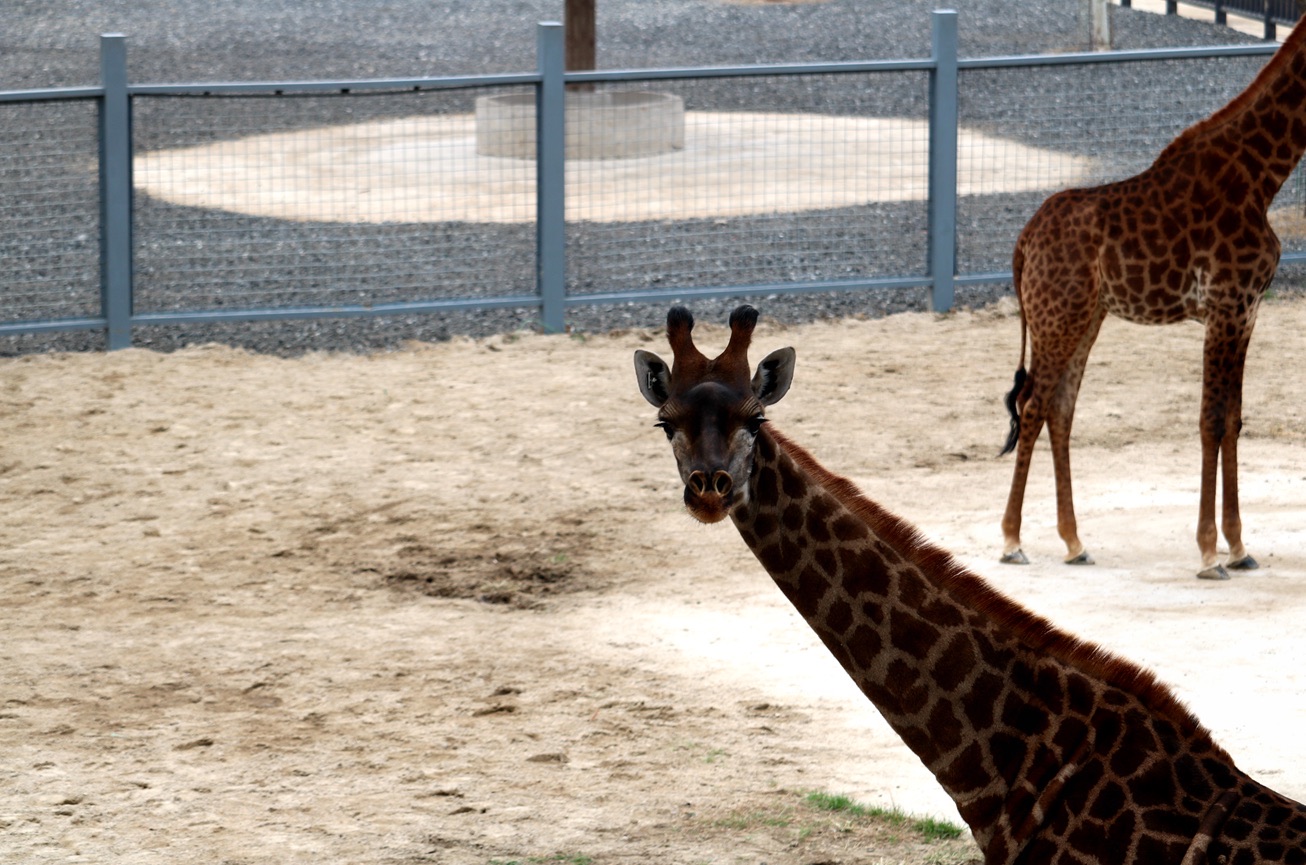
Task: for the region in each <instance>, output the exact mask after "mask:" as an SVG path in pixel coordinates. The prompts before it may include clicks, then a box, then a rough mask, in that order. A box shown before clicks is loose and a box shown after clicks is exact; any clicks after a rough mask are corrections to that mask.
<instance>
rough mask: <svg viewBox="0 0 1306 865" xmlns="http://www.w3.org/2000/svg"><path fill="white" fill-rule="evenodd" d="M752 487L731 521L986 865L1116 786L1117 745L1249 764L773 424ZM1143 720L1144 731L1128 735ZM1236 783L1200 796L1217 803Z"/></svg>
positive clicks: (1133, 670)
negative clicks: (1111, 773)
mask: <svg viewBox="0 0 1306 865" xmlns="http://www.w3.org/2000/svg"><path fill="white" fill-rule="evenodd" d="M748 492H749V495H748V500H747V501H746V502H744V503H742V504H740V505H738V506H737V507H736V508H735V509H734V511H733V512H732V514H731V517H732V519H733V520H734V522H735V525H736V526H737V528H738V529H739V532H740V534H741V535H742V536H743V538H744V541H745V543H747V544H748V546H749V547H750V548H751V549H752V550H753V553H754V554H755V555H756V556H757V558H758V559H759V561H761V563H762V565H763V566H764V567H765V568H766V569H767V571H768V572H769V573H770V574H771V576H772V578H773V579H774V580H775V582H776V583H777V585H778V586H779V587H780V589H781V590H782V591H783V592H784V593H785V595H786V596H787V597H788V598H789V600H790V601H791V602H792V603H793V604H794V606H795V607H796V608H797V609H798V611H799V612H800V613H801V614H802V616H803V617H804V618H805V619H806V620H807V622H808V624H809V625H810V626H811V627H812V629H813V630H814V631H815V632H816V634H817V635H818V636H819V637H820V639H821V640H822V642H823V643H824V644H825V645H826V647H827V648H829V650H830V652H831V653H832V654H833V655H834V656H835V658H836V659H837V660H838V661H839V663H840V664H841V665H842V666H843V667H844V669H845V670H846V671H847V672H848V674H849V675H850V676H851V677H852V679H853V680H854V681H855V682H856V683H857V685H858V686H859V687H860V688H861V690H862V692H863V693H864V694H865V695H866V696H867V697H868V698H869V699H870V700H871V701H872V702H873V703H874V704H875V706H876V707H877V708H878V709H879V711H880V713H881V714H882V715H883V716H884V717H885V719H886V720H887V721H888V722H889V724H890V725H891V726H892V727H893V728H894V729H895V730H896V731H897V733H898V734H899V735H900V736H901V737H902V739H903V741H904V742H905V743H906V744H907V746H908V747H910V748H911V749H912V750H913V751H914V752H915V753H916V755H917V756H918V757H919V758H920V759H921V761H922V762H923V763H924V764H925V766H926V767H927V768H929V770H930V771H931V772H932V773H933V774H934V776H935V777H936V779H937V780H938V782H939V783H940V784H941V785H942V786H943V788H944V790H946V791H947V793H948V795H949V796H951V797H952V799H953V801H954V802H955V803H956V804H957V808H958V811H959V813H960V814H961V816H962V818H963V819H964V820H966V822H967V823H968V824H969V825H970V827H971V831H972V833H973V834H974V835H975V838H976V840H977V842H978V843H979V844H980V846H981V848H982V849H984V851H985V854H986V855H985V861H986V862H988V863H995V862H1010V861H1013V860H1014V859H1015V858H1016V856H1018V855H1019V854H1020V852H1021V851H1022V850H1023V849H1024V848H1025V847H1026V846H1027V844H1028V843H1029V842H1030V839H1032V838H1033V837H1034V836H1035V835H1037V834H1038V833H1039V832H1040V831H1043V830H1044V829H1045V828H1046V827H1044V826H1043V824H1044V823H1045V821H1047V820H1051V819H1052V815H1053V814H1054V813H1056V812H1057V807H1058V805H1059V803H1061V802H1062V800H1063V798H1065V797H1066V796H1070V795H1073V796H1078V795H1080V794H1079V793H1078V792H1076V791H1077V790H1078V788H1077V787H1075V785H1076V784H1080V785H1083V784H1094V785H1097V786H1098V787H1101V786H1102V785H1103V784H1104V783H1105V781H1104V780H1103V776H1104V773H1105V772H1106V771H1107V770H1106V768H1105V766H1106V765H1107V764H1108V758H1107V757H1106V756H1104V755H1103V747H1104V745H1110V746H1111V747H1112V748H1115V749H1116V751H1115V753H1113V754H1111V755H1110V759H1111V760H1113V761H1114V765H1115V767H1116V769H1117V770H1120V771H1124V772H1125V773H1127V774H1128V773H1135V772H1138V771H1141V770H1142V769H1143V768H1145V767H1146V766H1148V765H1149V764H1150V763H1151V762H1152V761H1153V759H1154V756H1155V754H1156V753H1160V752H1161V751H1163V750H1168V751H1171V752H1174V753H1180V754H1183V755H1186V757H1188V758H1190V759H1191V760H1193V761H1200V760H1202V759H1205V758H1209V759H1210V760H1211V764H1212V765H1213V766H1215V765H1225V764H1227V765H1228V766H1230V772H1233V771H1236V770H1233V769H1232V764H1231V763H1229V762H1228V758H1227V757H1226V756H1224V755H1223V752H1221V751H1220V750H1219V749H1218V748H1217V747H1216V746H1215V745H1214V744H1212V742H1211V740H1210V737H1209V735H1208V734H1207V733H1206V731H1205V730H1203V729H1202V728H1201V726H1200V725H1199V724H1197V722H1196V720H1195V719H1193V718H1192V716H1191V715H1189V714H1188V713H1187V712H1186V711H1185V710H1184V709H1183V708H1182V707H1181V706H1180V705H1179V704H1178V703H1177V702H1176V701H1175V700H1174V698H1173V697H1172V696H1171V695H1170V694H1169V692H1168V691H1166V690H1165V689H1164V688H1163V687H1162V686H1160V685H1159V684H1157V683H1156V682H1155V680H1154V679H1153V678H1152V677H1151V676H1150V674H1148V673H1146V672H1144V671H1143V670H1141V669H1139V668H1137V667H1134V666H1132V665H1129V664H1127V663H1125V662H1123V661H1119V660H1117V659H1113V658H1110V657H1109V656H1107V655H1106V654H1105V653H1103V652H1101V651H1100V650H1099V649H1097V648H1096V647H1095V646H1092V645H1090V644H1087V643H1083V642H1080V641H1078V640H1076V639H1075V638H1073V637H1070V636H1068V635H1066V634H1064V633H1062V632H1059V631H1057V630H1056V629H1054V628H1053V627H1052V626H1051V625H1049V624H1048V623H1047V622H1045V621H1043V620H1042V619H1039V618H1038V617H1036V616H1034V615H1033V614H1031V613H1029V612H1027V611H1025V610H1024V609H1022V608H1021V607H1019V606H1018V605H1017V604H1015V603H1014V602H1012V601H1009V600H1007V599H1005V598H1004V597H1002V596H1001V595H999V594H998V593H996V592H995V591H993V590H992V589H990V588H989V587H988V586H987V585H985V584H984V583H983V581H982V580H980V578H979V577H977V576H975V575H973V574H971V573H969V572H967V571H966V570H964V569H963V568H962V567H961V566H960V565H959V564H958V563H957V562H956V561H955V560H953V559H952V558H951V557H949V556H948V555H947V554H946V553H944V552H942V551H940V550H938V549H937V548H934V547H932V546H930V545H929V544H927V543H926V542H924V541H923V539H922V538H921V537H920V536H919V535H918V534H917V533H916V532H915V530H914V529H912V528H911V527H910V526H908V525H907V524H906V523H904V522H903V521H901V520H899V519H898V518H897V517H895V516H893V515H891V514H889V513H887V512H885V511H884V510H882V509H881V508H879V507H878V506H877V505H875V504H874V503H873V502H871V501H869V500H868V499H866V498H864V497H863V496H862V495H861V494H860V493H858V492H857V490H856V488H855V487H854V486H853V485H852V484H851V483H850V482H849V481H847V480H844V479H843V478H840V477H837V476H835V475H833V474H831V473H829V472H828V471H826V470H825V469H823V468H822V467H821V466H820V465H818V464H817V463H816V462H815V460H814V459H812V457H811V456H810V455H808V454H807V453H806V452H804V451H802V450H801V449H800V448H798V447H797V446H795V445H794V444H792V443H791V442H789V441H788V440H787V439H785V438H784V437H783V436H782V435H780V434H779V433H777V432H775V431H774V430H773V429H772V428H771V426H770V425H767V426H765V427H764V428H763V430H762V432H761V433H760V434H759V436H758V438H757V444H756V447H755V453H754V468H753V472H752V475H751V478H750V482H749V491H748ZM1135 716H1136V717H1137V718H1143V719H1145V720H1146V724H1145V725H1144V729H1143V731H1142V732H1135V733H1131V734H1129V735H1128V736H1126V735H1125V734H1124V733H1123V732H1122V731H1123V730H1124V729H1125V728H1126V727H1127V726H1129V723H1130V721H1133V720H1135ZM1112 738H1115V739H1119V741H1118V742H1112V741H1108V740H1110V739H1112ZM1162 759H1166V758H1164V757H1162ZM1166 765H1169V764H1168V763H1167V764H1166ZM1089 767H1091V769H1090V768H1089ZM1196 774H1201V773H1196ZM1232 777H1233V776H1232V775H1229V776H1228V777H1225V776H1223V775H1222V776H1221V777H1220V778H1219V780H1218V781H1217V780H1215V779H1214V778H1212V777H1205V780H1204V781H1203V784H1205V787H1204V788H1202V787H1201V785H1199V789H1198V790H1196V791H1192V792H1190V791H1185V792H1186V793H1187V794H1189V795H1193V796H1194V797H1198V798H1201V797H1202V796H1203V795H1204V796H1205V797H1207V798H1209V797H1212V796H1214V795H1215V794H1216V793H1217V792H1218V788H1227V787H1228V786H1230V785H1232V784H1233V783H1234V782H1233V780H1232ZM1153 780H1155V779H1153ZM1175 783H1178V782H1175ZM1084 795H1088V794H1087V793H1085V794H1084ZM1122 797H1123V798H1124V799H1128V798H1129V793H1128V791H1124V792H1122Z"/></svg>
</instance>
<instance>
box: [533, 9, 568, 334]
mask: <svg viewBox="0 0 1306 865" xmlns="http://www.w3.org/2000/svg"><path fill="white" fill-rule="evenodd" d="M536 53H537V58H538V62H539V71H540V84H539V89H538V90H536V96H535V184H536V186H535V190H536V193H535V194H536V211H535V238H536V240H535V243H536V246H535V262H536V284H537V286H538V288H539V292H540V304H541V307H542V309H541V318H542V320H543V324H544V329H545V331H547V332H549V333H559V332H561V331H562V330H563V329H564V328H565V326H566V322H565V318H566V295H567V258H566V256H567V230H566V229H567V226H566V219H567V210H566V185H565V181H566V177H565V171H566V147H567V139H566V129H565V126H564V116H565V113H566V88H565V86H564V81H563V73H564V72H565V65H564V59H563V58H564V53H563V39H562V25H561V24H558V23H556V22H549V23H541V24H540V25H539V26H538V28H537V29H536Z"/></svg>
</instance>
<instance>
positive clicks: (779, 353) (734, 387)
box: [635, 306, 794, 523]
mask: <svg viewBox="0 0 1306 865" xmlns="http://www.w3.org/2000/svg"><path fill="white" fill-rule="evenodd" d="M756 325H757V310H755V309H753V308H752V307H751V306H741V307H739V308H738V309H736V310H735V311H734V312H733V313H731V314H730V342H729V344H728V345H727V346H726V348H725V351H723V352H721V354H720V355H718V356H717V357H716V358H715V359H714V360H709V359H708V358H707V357H706V356H705V355H704V354H703V353H702V352H700V351H699V350H698V348H696V347H695V346H694V339H693V336H692V333H691V332H692V331H693V329H694V317H693V316H692V315H690V314H689V310H687V309H685V308H684V307H682V306H677V307H672V309H671V311H670V312H669V313H667V340H668V342H670V343H671V352H672V356H673V364H672V366H671V367H668V366H667V364H666V363H665V362H664V361H663V360H662V358H660V357H658V356H657V355H656V354H653V353H652V352H648V351H637V352H635V373H636V375H637V377H638V379H639V390H640V392H641V393H642V394H644V398H645V399H647V400H648V401H649V402H650V403H652V404H653V405H654V406H656V407H657V409H658V423H657V426H659V427H661V428H662V430H663V432H665V433H666V434H667V439H668V440H669V441H670V442H671V450H672V453H674V454H675V457H676V465H677V466H678V467H679V469H680V477H681V480H683V481H684V482H685V507H686V508H688V509H689V512H690V514H692V515H693V516H694V517H695V518H697V519H699V520H702V521H703V522H705V523H715V522H718V521H719V520H722V519H724V518H725V516H726V515H727V514H728V513H729V512H730V509H731V508H733V507H735V506H737V505H739V504H741V503H743V501H744V497H745V496H746V495H747V490H748V484H747V481H748V475H749V472H750V471H751V470H752V467H753V443H754V441H755V440H756V438H757V434H758V432H759V431H760V430H761V428H762V424H763V423H765V422H766V418H765V417H764V416H763V410H764V409H765V407H766V406H768V405H772V404H774V403H776V402H779V400H780V398H781V397H783V396H784V395H785V392H786V391H788V390H789V384H790V382H792V381H793V376H794V350H793V349H792V348H781V349H777V350H776V351H773V352H771V353H770V354H768V355H767V356H766V357H765V358H763V359H762V362H761V363H760V364H758V366H757V371H756V372H753V373H751V374H750V372H751V371H750V369H749V366H748V343H749V340H751V339H752V336H753V328H754V327H755V326H756Z"/></svg>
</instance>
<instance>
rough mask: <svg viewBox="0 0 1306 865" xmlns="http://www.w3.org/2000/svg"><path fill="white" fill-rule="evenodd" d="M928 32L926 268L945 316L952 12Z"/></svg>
mask: <svg viewBox="0 0 1306 865" xmlns="http://www.w3.org/2000/svg"><path fill="white" fill-rule="evenodd" d="M932 31H933V34H932V45H933V47H932V53H933V56H932V57H931V59H932V60H933V61H934V69H933V70H932V72H931V73H930V189H929V195H930V205H929V220H930V226H929V232H930V235H929V238H930V239H929V268H930V277H931V278H932V279H933V280H934V289H933V306H934V311H935V312H945V311H947V310H949V309H951V308H952V299H953V292H954V281H955V277H956V273H957V13H956V12H954V11H952V10H950V9H942V10H937V11H935V12H934V15H933V27H932Z"/></svg>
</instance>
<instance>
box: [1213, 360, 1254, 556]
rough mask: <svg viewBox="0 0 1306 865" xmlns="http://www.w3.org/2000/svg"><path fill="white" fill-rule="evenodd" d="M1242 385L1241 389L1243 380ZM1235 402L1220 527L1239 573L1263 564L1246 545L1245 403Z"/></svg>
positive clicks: (1223, 456) (1225, 446)
mask: <svg viewBox="0 0 1306 865" xmlns="http://www.w3.org/2000/svg"><path fill="white" fill-rule="evenodd" d="M1239 372H1241V369H1240V370H1239ZM1239 385H1240V387H1239V390H1241V381H1240V382H1239ZM1240 396H1241V395H1238V397H1240ZM1232 403H1233V404H1232V405H1231V406H1230V408H1229V420H1228V423H1226V425H1225V432H1224V441H1223V442H1221V445H1220V470H1221V481H1222V484H1221V496H1222V502H1221V508H1222V512H1223V513H1222V518H1221V523H1220V528H1221V530H1222V531H1223V532H1224V539H1225V540H1226V541H1228V543H1229V559H1228V561H1227V562H1226V563H1225V567H1226V568H1231V569H1233V570H1236V571H1254V570H1256V569H1257V568H1259V567H1260V564H1259V563H1258V562H1257V561H1256V559H1253V558H1252V557H1251V556H1250V555H1249V554H1248V553H1247V548H1246V547H1244V546H1243V523H1242V516H1241V513H1240V510H1239V504H1238V435H1239V433H1240V432H1241V431H1242V405H1241V403H1242V400H1241V398H1235V399H1234V400H1232Z"/></svg>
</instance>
